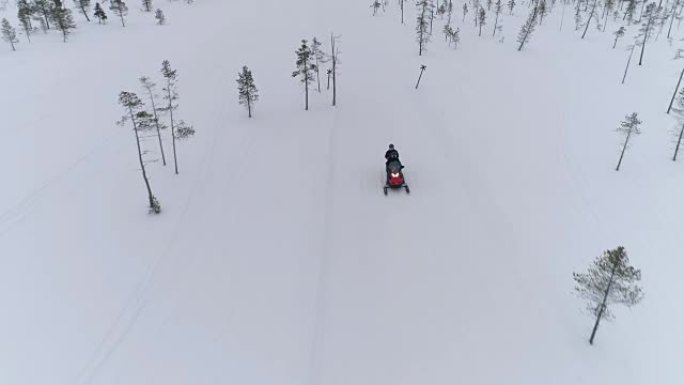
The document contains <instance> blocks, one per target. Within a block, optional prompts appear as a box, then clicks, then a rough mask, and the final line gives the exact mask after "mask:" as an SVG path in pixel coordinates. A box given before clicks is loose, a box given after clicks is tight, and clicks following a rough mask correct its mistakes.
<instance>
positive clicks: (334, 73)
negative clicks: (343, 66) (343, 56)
mask: <svg viewBox="0 0 684 385" xmlns="http://www.w3.org/2000/svg"><path fill="white" fill-rule="evenodd" d="M330 45H331V47H332V81H333V99H332V105H333V107H334V106H336V105H337V53H336V52H335V36H334V35H333V34H332V33H331V34H330Z"/></svg>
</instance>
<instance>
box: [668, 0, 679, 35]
mask: <svg viewBox="0 0 684 385" xmlns="http://www.w3.org/2000/svg"><path fill="white" fill-rule="evenodd" d="M677 5H678V4H677V1H675V2H674V4H673V5H672V15H671V16H670V27H669V28H668V29H667V38H668V39H669V38H670V34H671V33H672V24H673V23H674V19H675V16H676V15H675V13H676V12H677Z"/></svg>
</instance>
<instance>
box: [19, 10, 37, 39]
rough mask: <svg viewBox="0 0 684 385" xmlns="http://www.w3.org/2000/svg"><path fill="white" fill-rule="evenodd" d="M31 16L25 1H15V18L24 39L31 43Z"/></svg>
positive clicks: (31, 13) (31, 11)
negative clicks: (24, 36) (22, 31)
mask: <svg viewBox="0 0 684 385" xmlns="http://www.w3.org/2000/svg"><path fill="white" fill-rule="evenodd" d="M32 16H33V9H32V8H31V5H30V4H29V3H28V1H27V0H18V1H17V18H18V19H19V24H21V29H23V30H24V34H25V35H26V39H27V40H28V41H29V43H30V42H31V33H33V25H32V24H31V17H32Z"/></svg>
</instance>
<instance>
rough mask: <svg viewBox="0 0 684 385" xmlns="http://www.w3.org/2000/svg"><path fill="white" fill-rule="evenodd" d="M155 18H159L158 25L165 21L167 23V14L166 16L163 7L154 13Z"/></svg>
mask: <svg viewBox="0 0 684 385" xmlns="http://www.w3.org/2000/svg"><path fill="white" fill-rule="evenodd" d="M154 18H155V19H157V24H158V25H164V23H166V16H164V11H162V10H161V9H157V12H155V14H154Z"/></svg>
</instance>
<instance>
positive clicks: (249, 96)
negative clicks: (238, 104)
mask: <svg viewBox="0 0 684 385" xmlns="http://www.w3.org/2000/svg"><path fill="white" fill-rule="evenodd" d="M247 114H248V115H249V117H250V118H251V117H252V96H251V95H247Z"/></svg>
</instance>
